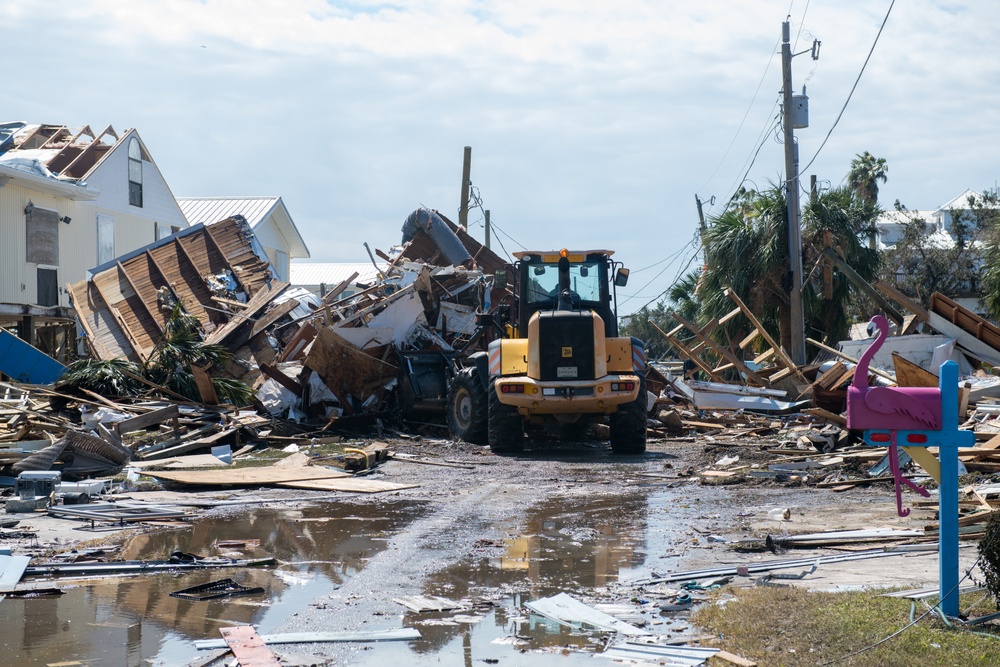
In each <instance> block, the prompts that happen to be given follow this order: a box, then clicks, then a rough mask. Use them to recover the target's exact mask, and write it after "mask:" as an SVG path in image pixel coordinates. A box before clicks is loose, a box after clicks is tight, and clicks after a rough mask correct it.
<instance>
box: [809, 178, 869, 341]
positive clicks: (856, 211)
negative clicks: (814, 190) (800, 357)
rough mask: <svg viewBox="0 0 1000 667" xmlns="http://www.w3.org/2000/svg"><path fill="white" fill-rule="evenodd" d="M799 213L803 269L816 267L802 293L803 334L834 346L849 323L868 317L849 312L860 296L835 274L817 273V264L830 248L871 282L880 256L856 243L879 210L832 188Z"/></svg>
mask: <svg viewBox="0 0 1000 667" xmlns="http://www.w3.org/2000/svg"><path fill="white" fill-rule="evenodd" d="M802 213H803V215H802V219H803V223H804V226H805V230H804V231H803V234H802V260H803V265H804V266H806V267H812V266H817V270H816V271H814V272H813V273H812V274H811V276H810V278H809V279H808V280H807V281H806V283H805V284H804V285H803V288H802V300H803V310H804V311H805V319H806V334H807V336H809V337H810V338H816V339H819V340H820V341H821V342H823V343H826V344H827V345H834V344H836V342H837V341H840V340H843V339H844V338H845V337H846V335H847V332H848V329H849V327H850V323H851V321H852V320H855V319H867V317H868V315H870V313H861V312H852V311H859V306H861V305H862V304H863V303H864V301H865V299H864V296H863V294H862V293H860V292H859V291H858V290H857V289H856V288H855V286H854V285H852V284H851V283H850V281H849V280H848V279H847V277H846V276H844V275H843V274H842V273H841V272H840V271H828V272H825V271H823V270H820V268H819V267H820V266H821V265H817V261H818V260H819V257H820V254H821V253H822V252H823V250H824V249H825V248H827V247H829V248H831V249H832V250H833V251H834V252H836V253H837V254H838V255H840V256H841V257H843V258H844V260H845V261H846V262H847V263H848V264H849V265H850V266H851V268H852V269H854V271H855V272H856V273H858V274H859V275H860V276H861V277H862V278H864V279H865V280H867V281H868V282H873V281H874V280H875V279H876V278H877V276H878V271H879V267H880V262H881V256H880V254H879V253H878V252H877V251H876V250H874V249H872V248H870V247H869V248H866V247H864V244H863V243H862V242H861V238H862V237H863V236H864V235H865V233H866V232H867V231H868V230H869V229H870V227H871V224H872V221H873V220H875V219H876V218H877V217H878V216H879V214H880V213H881V210H880V209H879V207H878V205H877V204H875V203H874V202H872V201H868V200H865V199H862V198H860V197H857V196H855V193H854V192H853V191H852V190H851V189H850V188H836V189H833V190H830V191H828V192H824V193H822V194H821V195H819V196H817V197H815V198H812V199H810V200H809V201H808V202H807V204H806V206H805V209H804V210H803V212H802ZM852 315H853V317H852Z"/></svg>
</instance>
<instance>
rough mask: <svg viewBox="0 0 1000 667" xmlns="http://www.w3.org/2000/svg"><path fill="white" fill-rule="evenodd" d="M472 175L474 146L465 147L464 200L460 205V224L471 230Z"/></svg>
mask: <svg viewBox="0 0 1000 667" xmlns="http://www.w3.org/2000/svg"><path fill="white" fill-rule="evenodd" d="M471 175H472V146H466V147H465V157H464V159H463V160H462V201H461V203H460V204H459V206H458V226H459V227H461V228H462V229H464V230H465V231H469V182H470V181H469V178H470V176H471Z"/></svg>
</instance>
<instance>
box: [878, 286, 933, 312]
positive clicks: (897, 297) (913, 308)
mask: <svg viewBox="0 0 1000 667" xmlns="http://www.w3.org/2000/svg"><path fill="white" fill-rule="evenodd" d="M875 288H876V289H878V290H879V291H880V292H882V293H883V294H885V295H886V296H887V297H889V298H890V299H892V300H893V301H895V302H896V303H898V304H899V305H901V306H902V307H903V308H906V309H907V310H908V311H910V312H911V313H913V314H914V315H916V316H917V318H918V319H919V320H920V321H922V322H927V321H929V320H930V315H928V313H927V309H926V308H924V307H923V306H921V305H920V304H919V303H917V302H916V301H913V300H911V299H910V298H909V297H908V296H906V295H905V294H903V293H902V292H900V291H899V290H898V289H897V288H896V287H895V286H893V285H890V284H889V283H887V282H885V281H884V280H880V281H878V282H877V283H875Z"/></svg>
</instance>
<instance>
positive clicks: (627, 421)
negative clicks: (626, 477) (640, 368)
mask: <svg viewBox="0 0 1000 667" xmlns="http://www.w3.org/2000/svg"><path fill="white" fill-rule="evenodd" d="M645 451H646V378H641V379H640V380H639V395H638V396H636V398H635V400H634V401H630V402H628V403H625V404H623V405H620V406H618V411H617V412H615V413H614V414H612V415H611V452H612V453H613V454H642V453H643V452H645Z"/></svg>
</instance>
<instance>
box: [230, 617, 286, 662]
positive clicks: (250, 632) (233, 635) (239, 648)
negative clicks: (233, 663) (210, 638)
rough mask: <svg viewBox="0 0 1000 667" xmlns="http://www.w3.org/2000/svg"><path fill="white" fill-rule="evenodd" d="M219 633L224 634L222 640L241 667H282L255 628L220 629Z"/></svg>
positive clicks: (244, 626)
mask: <svg viewBox="0 0 1000 667" xmlns="http://www.w3.org/2000/svg"><path fill="white" fill-rule="evenodd" d="M219 632H221V633H222V638H223V639H225V640H226V644H228V645H229V648H230V650H232V652H233V655H235V656H236V659H237V660H239V662H240V667H281V663H280V662H278V659H277V658H276V657H275V656H274V654H273V653H271V649H269V648H268V647H267V644H265V643H264V640H263V639H261V638H260V635H258V634H257V631H256V630H254V629H253V626H251V625H237V626H236V627H232V628H219Z"/></svg>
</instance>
